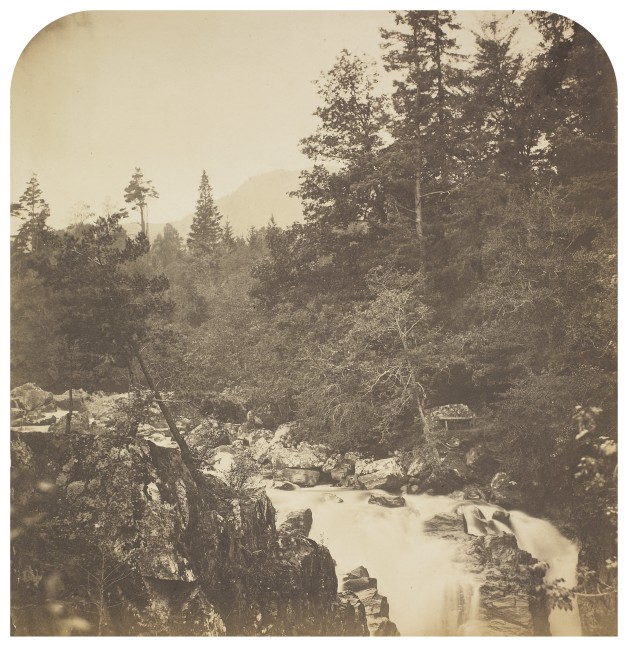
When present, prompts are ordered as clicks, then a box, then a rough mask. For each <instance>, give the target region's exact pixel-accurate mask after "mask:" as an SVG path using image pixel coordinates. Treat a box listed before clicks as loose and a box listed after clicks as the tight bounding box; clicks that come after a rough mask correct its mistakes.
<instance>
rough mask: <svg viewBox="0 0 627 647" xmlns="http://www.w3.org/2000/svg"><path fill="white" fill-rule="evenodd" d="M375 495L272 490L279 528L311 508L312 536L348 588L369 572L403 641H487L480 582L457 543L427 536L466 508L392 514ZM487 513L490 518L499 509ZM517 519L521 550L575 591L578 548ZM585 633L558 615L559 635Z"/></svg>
mask: <svg viewBox="0 0 627 647" xmlns="http://www.w3.org/2000/svg"><path fill="white" fill-rule="evenodd" d="M374 493H377V494H385V493H384V492H380V491H376V492H374ZM371 494H373V492H372V491H366V490H350V489H343V488H337V487H331V486H317V487H314V488H303V489H299V490H293V491H282V490H276V489H272V488H268V495H269V496H270V498H271V500H272V502H273V504H274V506H275V508H276V510H277V525H279V524H280V523H282V521H283V520H284V518H285V516H286V515H287V513H288V512H291V511H293V510H298V509H302V508H311V511H312V513H313V526H312V529H311V532H310V535H309V536H310V537H311V538H312V539H314V540H315V541H317V542H318V543H321V544H323V545H325V546H326V547H327V548H328V549H329V550H330V552H331V555H332V556H333V558H334V560H335V563H336V573H337V575H338V581H339V582H340V583H341V582H342V575H343V574H344V573H347V572H349V571H350V570H352V569H354V568H356V567H357V566H365V567H366V568H367V569H368V571H369V572H370V575H371V577H374V578H376V579H377V581H378V590H379V592H380V593H381V595H385V596H386V597H387V598H388V601H389V603H390V618H391V619H392V620H393V621H394V622H395V623H396V625H397V626H398V629H399V631H400V633H401V635H402V636H464V635H466V636H469V635H474V636H481V635H483V634H482V630H484V629H485V627H484V626H483V625H482V622H481V620H480V617H479V615H480V614H479V609H480V593H479V586H480V584H481V580H480V578H479V576H478V575H477V574H474V573H471V572H469V571H468V570H467V569H466V568H465V564H464V563H462V562H460V561H459V559H460V558H459V554H458V545H457V544H456V542H455V540H454V539H452V538H451V539H447V538H446V534H445V533H444V535H443V536H439V537H437V536H432V535H430V534H426V533H425V532H424V530H423V524H424V522H425V521H427V520H428V519H430V518H432V517H434V516H435V515H437V514H440V513H452V512H454V511H455V510H456V509H457V508H458V507H459V505H460V502H459V501H456V500H454V499H451V498H449V497H445V496H429V495H405V500H406V502H407V505H406V507H403V508H396V509H389V508H384V507H381V506H378V505H370V504H368V499H369V498H370V495H371ZM338 497H339V498H341V499H342V500H343V502H342V503H340V502H338ZM479 507H480V509H481V510H482V512H483V514H484V515H485V516H486V517H487V519H491V516H492V512H493V511H494V510H495V509H496V508H495V507H494V506H490V505H481V506H479ZM511 519H512V522H513V524H512V528H513V530H514V533H515V534H516V537H517V541H518V543H519V547H520V548H522V549H523V550H527V551H528V552H530V553H531V554H532V555H534V557H536V558H537V559H540V560H541V561H545V562H547V563H548V564H549V566H550V568H549V572H548V573H547V575H548V576H549V577H550V579H554V578H556V577H564V578H565V579H566V580H567V585H570V582H571V581H572V578H573V577H574V572H575V569H576V564H577V547H576V546H574V544H572V543H571V542H569V541H568V540H567V539H565V538H564V537H563V536H562V535H560V533H559V532H558V531H557V530H556V529H555V528H554V527H553V526H551V524H549V523H548V522H546V521H542V520H540V519H534V518H532V517H529V516H527V515H524V514H523V513H520V512H513V513H511ZM497 524H498V522H497ZM503 527H504V528H505V526H503ZM577 627H578V614H576V613H573V612H553V613H552V614H551V629H552V633H553V635H572V634H576V633H577Z"/></svg>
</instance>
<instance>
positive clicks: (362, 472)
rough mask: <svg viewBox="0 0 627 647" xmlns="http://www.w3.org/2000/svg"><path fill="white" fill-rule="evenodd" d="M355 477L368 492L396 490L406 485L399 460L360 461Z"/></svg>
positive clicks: (356, 466)
mask: <svg viewBox="0 0 627 647" xmlns="http://www.w3.org/2000/svg"><path fill="white" fill-rule="evenodd" d="M355 477H356V479H357V482H358V483H359V485H360V486H361V487H362V488H364V489H366V490H376V489H381V490H396V489H398V488H400V487H401V485H403V484H404V482H405V480H406V478H405V472H404V471H403V466H402V465H401V462H400V461H399V459H398V458H396V457H394V458H383V459H381V460H378V461H372V462H369V461H366V460H358V461H357V462H356V463H355Z"/></svg>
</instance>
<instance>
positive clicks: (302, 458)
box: [268, 444, 324, 470]
mask: <svg viewBox="0 0 627 647" xmlns="http://www.w3.org/2000/svg"><path fill="white" fill-rule="evenodd" d="M268 453H269V456H270V460H271V461H272V467H273V468H274V469H275V470H281V469H283V468H284V467H289V468H297V469H302V470H313V469H318V468H319V467H321V465H322V463H323V462H324V461H321V460H320V458H319V456H318V455H317V454H316V453H315V452H314V451H313V450H312V448H311V447H309V446H307V445H304V446H303V444H301V445H299V446H298V447H296V448H292V447H282V446H273V447H272V448H271V449H270V450H269V452H268Z"/></svg>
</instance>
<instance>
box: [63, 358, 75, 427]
mask: <svg viewBox="0 0 627 647" xmlns="http://www.w3.org/2000/svg"><path fill="white" fill-rule="evenodd" d="M69 356H70V380H69V382H70V385H69V388H68V395H69V396H70V409H69V411H68V412H67V415H66V416H65V433H66V434H69V433H71V432H72V413H73V411H74V397H73V393H74V391H73V389H72V384H73V382H74V375H73V368H74V364H73V362H72V350H71V349H70V353H69Z"/></svg>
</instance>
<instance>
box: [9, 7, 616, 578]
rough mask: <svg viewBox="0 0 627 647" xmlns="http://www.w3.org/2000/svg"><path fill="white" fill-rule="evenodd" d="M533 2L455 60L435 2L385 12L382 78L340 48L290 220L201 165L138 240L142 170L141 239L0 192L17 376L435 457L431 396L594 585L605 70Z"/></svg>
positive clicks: (607, 156)
mask: <svg viewBox="0 0 627 647" xmlns="http://www.w3.org/2000/svg"><path fill="white" fill-rule="evenodd" d="M527 18H528V20H529V21H530V23H531V24H532V25H533V26H534V27H535V28H536V29H537V31H538V33H539V34H540V36H541V42H540V46H539V47H538V50H537V52H536V53H535V54H534V55H533V56H523V55H521V54H519V53H516V52H515V50H514V49H513V44H512V43H513V41H514V38H515V35H516V30H515V29H514V28H511V27H510V26H509V25H508V23H507V21H501V20H494V21H491V22H487V23H484V24H483V26H482V29H481V31H480V32H479V33H477V34H475V39H476V42H475V49H474V53H473V54H472V55H463V54H461V53H460V47H459V46H458V43H457V40H456V37H457V35H458V34H459V30H460V25H459V23H458V22H457V18H456V16H455V13H454V12H447V11H407V12H399V13H396V14H395V22H396V27H395V29H393V30H382V32H381V47H382V62H383V69H384V70H385V72H384V74H386V75H388V80H386V84H382V83H381V79H379V78H378V76H377V73H376V72H375V66H374V63H373V62H372V61H368V60H364V59H362V58H360V57H359V56H355V55H354V54H352V53H350V52H348V51H342V52H341V53H339V55H338V57H337V59H336V62H335V64H334V65H333V67H332V68H331V69H329V70H327V71H325V72H324V73H323V75H322V76H321V78H320V79H319V80H318V81H317V82H316V84H317V85H316V87H317V91H318V95H319V107H318V109H317V110H316V113H315V114H316V116H317V118H318V128H317V130H316V131H315V132H313V133H312V134H311V135H310V136H308V137H307V138H305V139H303V140H302V141H301V142H300V146H301V149H302V151H303V152H304V153H305V154H306V156H307V157H308V158H309V159H310V161H311V165H310V167H309V169H308V170H305V171H303V172H302V173H301V184H300V188H299V189H298V191H297V196H298V197H299V198H300V200H301V202H302V208H303V213H304V222H302V223H297V224H294V225H293V226H291V227H289V228H286V229H284V228H279V227H278V226H277V225H276V224H275V223H274V221H273V220H272V219H271V220H270V221H267V214H260V223H261V222H263V221H267V222H266V224H265V225H263V226H261V225H260V226H259V227H258V228H251V229H250V231H248V233H247V235H246V236H245V237H241V236H237V235H234V233H233V229H232V226H231V224H230V223H229V222H226V221H224V220H223V218H222V216H221V214H220V213H219V211H218V209H217V208H216V205H215V202H214V198H213V195H212V187H211V184H210V178H208V177H207V174H206V173H205V172H204V171H202V169H199V189H198V196H197V203H196V211H195V216H194V221H193V225H192V228H191V231H190V233H189V236H188V238H187V240H184V239H183V238H182V236H181V235H180V233H179V232H177V231H176V229H175V228H174V227H172V226H171V225H166V226H165V227H164V229H163V232H162V233H160V234H159V235H157V237H156V239H155V240H154V241H153V242H152V244H151V243H149V240H148V237H147V236H146V233H145V222H144V214H145V207H146V205H147V204H148V203H149V202H150V201H151V200H157V199H158V197H159V194H158V192H157V190H160V191H165V190H166V188H165V187H153V186H152V184H151V182H150V181H149V180H148V179H147V178H145V177H144V175H143V173H142V171H141V169H140V168H138V169H136V170H135V172H134V174H131V173H129V184H128V186H127V187H120V195H121V196H122V194H123V195H124V199H125V200H126V202H127V203H128V205H129V209H134V210H136V211H138V212H139V214H140V216H141V222H142V231H140V233H139V234H137V235H136V236H129V235H128V234H127V230H126V229H125V219H126V218H127V217H128V212H127V211H119V212H115V213H113V212H110V213H106V214H104V215H101V216H98V217H96V216H95V215H90V217H87V218H85V219H84V221H82V222H77V223H75V224H73V225H71V226H69V227H68V228H67V229H65V230H63V231H58V230H53V229H51V228H50V227H49V226H48V225H47V218H48V216H49V215H50V210H49V207H48V205H47V203H46V198H45V188H46V187H45V186H40V184H39V182H38V179H37V177H36V176H33V178H32V179H31V180H30V182H29V183H28V185H27V186H26V189H25V191H24V193H23V195H22V196H21V198H20V199H19V201H18V202H17V203H15V204H13V205H11V214H12V216H13V217H14V218H17V219H19V221H20V227H19V232H18V233H17V235H16V236H14V237H13V239H12V242H11V271H12V274H11V277H12V278H11V285H12V295H11V296H12V300H11V316H12V333H11V335H12V338H11V379H12V385H13V386H18V385H21V384H23V383H26V382H35V383H37V384H38V385H39V386H41V387H43V388H44V389H48V390H50V391H54V392H62V391H66V390H68V389H69V390H70V391H71V390H76V389H84V390H86V391H91V392H93V391H106V392H128V393H129V403H130V404H129V414H128V429H127V430H126V431H127V432H128V434H129V435H133V433H136V432H137V425H138V423H139V422H140V421H141V420H142V415H143V413H142V412H143V411H144V410H145V407H146V406H147V405H146V402H147V400H148V399H150V398H153V399H154V398H156V400H157V403H158V404H159V406H160V407H161V408H162V411H163V413H164V415H165V417H166V420H167V421H168V426H169V427H170V431H171V433H172V435H173V437H174V438H175V439H180V433H179V431H178V430H177V425H176V422H175V419H176V418H177V417H179V416H181V415H186V416H189V417H194V416H195V417H199V416H206V415H211V416H213V417H215V418H216V419H218V420H221V421H224V422H233V423H244V422H245V421H246V419H247V413H248V412H250V411H252V412H254V416H256V417H257V418H258V419H260V420H261V421H262V422H263V425H264V426H266V427H268V428H270V427H273V428H274V427H276V426H278V425H280V424H283V423H286V422H291V423H294V429H296V430H297V431H296V433H297V437H298V439H299V440H303V441H308V442H312V443H324V444H326V445H328V446H330V447H331V448H333V449H334V450H337V451H340V452H346V451H349V450H351V451H358V452H362V453H363V454H364V455H368V456H372V457H374V458H382V457H387V456H391V455H392V454H394V453H395V452H396V453H398V452H411V451H413V450H414V449H415V448H418V447H427V448H428V449H429V451H430V452H431V457H432V460H433V461H435V462H437V460H438V442H437V438H436V437H435V430H434V429H433V428H431V425H430V422H429V418H428V415H427V414H428V410H429V409H431V408H433V407H437V406H441V405H446V404H449V403H464V404H466V405H468V406H469V407H470V408H471V409H472V410H473V411H474V412H475V413H476V415H477V416H478V419H479V420H480V424H481V425H482V427H483V428H485V429H486V430H488V431H489V435H488V437H489V439H490V441H489V442H490V449H491V451H492V452H493V453H494V454H495V455H496V456H497V457H498V460H499V464H500V466H501V468H502V469H503V471H505V472H506V473H507V474H508V475H510V477H511V479H512V480H513V481H515V482H517V483H519V484H521V485H522V486H523V489H524V491H525V501H524V503H523V504H522V505H523V506H524V507H525V508H526V509H528V510H530V511H532V512H534V513H537V514H543V515H546V516H548V517H549V518H552V519H554V520H555V521H556V523H558V524H559V525H560V527H562V528H564V529H565V532H567V533H570V535H571V536H576V537H577V539H578V540H580V541H581V542H582V543H583V546H584V556H585V555H586V554H587V555H588V558H587V560H588V561H587V562H586V560H584V561H583V564H586V568H583V567H582V577H584V576H585V577H588V578H592V580H594V581H595V582H596V584H595V585H596V586H597V587H598V586H603V587H606V586H608V582H609V583H610V584H611V583H612V581H613V580H612V577H613V576H612V572H613V571H612V569H614V568H615V558H616V546H615V543H614V542H615V539H614V537H615V529H616V496H617V495H616V474H615V465H616V442H617V390H616V389H617V386H616V380H617V310H616V301H617V293H616V291H617V145H616V142H617V123H616V122H617V91H616V82H615V77H614V73H613V70H612V66H611V63H610V61H609V60H608V58H607V56H606V54H605V52H604V50H603V48H602V46H601V45H600V44H599V43H598V42H597V41H596V40H595V38H594V37H593V36H592V35H591V34H590V33H589V32H587V31H586V29H585V28H583V27H582V26H580V25H578V24H576V23H573V22H571V21H570V20H568V19H566V18H564V17H562V16H559V15H556V14H549V13H542V12H531V13H529V14H528V15H527ZM382 85H388V86H389V87H392V91H391V93H389V94H385V93H383V92H382V91H381V86H382ZM131 175H132V177H131ZM153 226H154V225H153ZM146 394H148V395H146ZM70 418H71V416H70ZM68 425H71V421H70V420H69V419H68ZM180 440H181V442H182V449H183V450H184V451H185V448H186V445H185V442H184V441H183V440H182V439H180ZM586 551H587V553H586Z"/></svg>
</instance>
